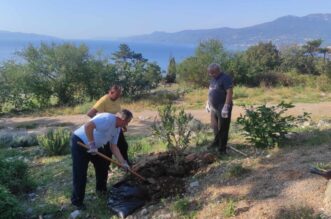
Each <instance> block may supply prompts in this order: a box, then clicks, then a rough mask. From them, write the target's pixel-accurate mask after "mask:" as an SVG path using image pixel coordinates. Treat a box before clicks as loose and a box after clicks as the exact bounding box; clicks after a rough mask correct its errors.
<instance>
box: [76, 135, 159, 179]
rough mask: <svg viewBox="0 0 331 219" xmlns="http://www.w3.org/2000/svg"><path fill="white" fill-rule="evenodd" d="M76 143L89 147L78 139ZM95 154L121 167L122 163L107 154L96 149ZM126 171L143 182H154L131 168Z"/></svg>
mask: <svg viewBox="0 0 331 219" xmlns="http://www.w3.org/2000/svg"><path fill="white" fill-rule="evenodd" d="M77 143H78V144H79V145H80V146H82V147H84V148H86V149H89V147H88V146H87V145H85V144H83V143H82V142H80V141H79V142H77ZM95 154H96V155H98V156H100V157H102V158H103V159H105V160H108V161H110V162H112V163H113V164H115V165H117V166H118V167H123V165H122V164H120V163H119V162H118V161H116V160H113V159H111V158H109V157H108V156H106V155H104V154H102V153H100V152H98V151H97V152H95ZM128 171H129V172H130V173H132V174H133V175H135V176H136V177H138V178H139V179H141V180H143V181H144V182H147V183H149V184H155V180H153V179H146V178H145V177H143V176H141V175H140V174H138V173H137V172H135V171H133V170H131V169H128Z"/></svg>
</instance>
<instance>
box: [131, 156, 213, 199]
mask: <svg viewBox="0 0 331 219" xmlns="http://www.w3.org/2000/svg"><path fill="white" fill-rule="evenodd" d="M205 157H206V156H205V154H202V155H201V154H200V155H197V154H193V155H192V154H190V155H185V156H183V157H182V159H181V160H182V161H181V162H180V163H179V164H178V165H177V166H176V165H175V161H174V157H173V156H172V155H171V154H170V153H159V154H155V155H152V156H151V157H150V158H148V160H143V161H140V162H139V163H138V164H137V165H136V166H137V167H136V168H135V169H136V172H137V173H139V174H140V175H142V176H143V177H145V178H146V179H147V180H148V181H151V182H153V183H148V182H143V181H142V180H139V179H138V178H137V177H135V176H133V175H130V176H128V177H127V178H126V179H125V180H126V181H127V182H129V183H130V184H132V185H139V186H141V187H143V188H144V189H146V191H147V193H148V195H149V198H150V200H151V201H158V200H160V199H161V198H166V197H169V196H171V197H175V196H177V195H181V194H183V193H185V177H187V176H189V175H191V174H193V173H194V172H196V171H197V170H198V169H199V168H201V167H202V166H204V165H205V164H207V163H211V162H212V161H213V160H212V159H211V160H210V159H209V160H207V161H206V160H201V159H205ZM188 158H189V159H188Z"/></svg>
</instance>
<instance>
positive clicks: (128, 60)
mask: <svg viewBox="0 0 331 219" xmlns="http://www.w3.org/2000/svg"><path fill="white" fill-rule="evenodd" d="M112 59H113V60H114V61H115V64H114V66H115V74H116V78H117V80H118V83H119V84H120V85H121V86H122V87H123V88H124V90H123V95H124V96H128V97H137V96H140V95H142V94H145V93H148V92H149V91H150V90H151V89H153V88H155V87H156V86H157V84H158V83H159V81H160V79H161V69H160V67H159V66H158V65H157V64H155V63H149V62H148V60H147V59H145V58H144V57H143V56H142V55H141V54H140V53H135V52H134V51H131V49H130V48H129V46H127V45H126V44H121V45H120V47H119V51H117V52H115V53H114V54H113V58H112Z"/></svg>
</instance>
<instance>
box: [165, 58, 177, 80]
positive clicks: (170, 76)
mask: <svg viewBox="0 0 331 219" xmlns="http://www.w3.org/2000/svg"><path fill="white" fill-rule="evenodd" d="M176 72H177V71H176V60H175V58H174V57H171V58H170V60H169V65H168V72H167V75H166V77H165V81H166V83H175V81H176Z"/></svg>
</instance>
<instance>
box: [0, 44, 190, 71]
mask: <svg viewBox="0 0 331 219" xmlns="http://www.w3.org/2000/svg"><path fill="white" fill-rule="evenodd" d="M45 42H46V43H51V42H50V41H45ZM64 42H69V43H73V44H75V45H79V44H82V43H84V44H85V45H87V47H88V48H89V52H90V54H92V55H94V54H96V53H97V52H99V51H101V52H102V55H103V56H105V57H110V56H111V54H112V53H114V52H115V51H118V49H119V45H120V44H121V43H126V44H127V45H128V46H129V47H130V49H131V50H133V51H134V52H136V53H141V54H142V56H143V57H144V58H147V59H148V61H151V62H156V63H157V64H158V65H159V66H160V67H161V69H162V70H167V66H168V63H169V59H170V57H174V58H175V60H176V63H179V62H181V61H183V60H184V59H185V58H188V57H189V56H192V55H193V54H194V51H195V48H196V46H194V45H178V44H153V43H136V42H135V43H134V42H118V41H108V40H61V41H55V43H56V44H60V43H64ZM29 43H31V44H33V45H34V46H38V45H40V41H24V40H0V63H2V62H3V61H6V60H9V59H16V60H19V57H18V56H17V55H15V53H16V52H18V51H21V50H22V49H24V48H25V47H27V46H28V45H29Z"/></svg>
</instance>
